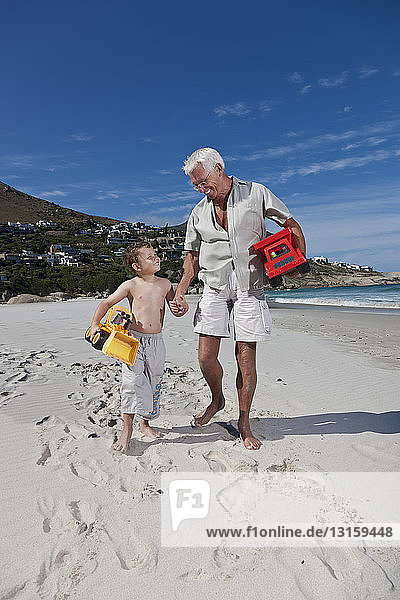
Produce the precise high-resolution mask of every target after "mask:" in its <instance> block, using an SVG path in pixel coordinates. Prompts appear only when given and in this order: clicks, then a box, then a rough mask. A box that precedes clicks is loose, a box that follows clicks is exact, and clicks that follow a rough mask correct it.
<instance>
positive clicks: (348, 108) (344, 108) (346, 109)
mask: <svg viewBox="0 0 400 600" xmlns="http://www.w3.org/2000/svg"><path fill="white" fill-rule="evenodd" d="M352 110H353V107H352V106H349V105H346V106H344V107H343V112H345V113H348V112H351V111H352Z"/></svg>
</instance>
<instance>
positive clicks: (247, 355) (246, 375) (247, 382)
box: [235, 342, 261, 450]
mask: <svg viewBox="0 0 400 600" xmlns="http://www.w3.org/2000/svg"><path fill="white" fill-rule="evenodd" d="M235 355H236V361H237V368H238V372H237V376H236V389H237V394H238V400H239V421H238V429H239V433H240V437H241V438H242V441H243V444H244V446H245V448H247V450H258V449H259V448H260V447H261V442H260V440H258V439H257V438H255V437H254V435H253V434H252V432H251V429H250V421H249V414H250V407H251V403H252V401H253V396H254V392H255V390H256V385H257V370H256V342H236V347H235Z"/></svg>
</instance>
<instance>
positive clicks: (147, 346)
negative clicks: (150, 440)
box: [120, 331, 165, 420]
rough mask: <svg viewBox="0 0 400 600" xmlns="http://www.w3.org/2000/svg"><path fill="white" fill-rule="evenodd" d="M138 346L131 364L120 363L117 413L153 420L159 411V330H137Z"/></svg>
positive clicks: (162, 351) (161, 349)
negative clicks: (118, 411) (119, 408)
mask: <svg viewBox="0 0 400 600" xmlns="http://www.w3.org/2000/svg"><path fill="white" fill-rule="evenodd" d="M132 333H133V335H134V336H135V338H136V339H137V340H139V349H138V352H137V355H136V360H135V363H134V365H133V366H128V365H125V364H123V365H122V383H121V388H120V392H121V412H122V413H128V414H135V415H140V416H141V417H142V418H144V419H149V420H150V419H155V418H156V417H158V415H159V412H160V391H161V383H162V379H163V374H164V362H165V345H164V340H163V338H162V333H138V332H137V331H132Z"/></svg>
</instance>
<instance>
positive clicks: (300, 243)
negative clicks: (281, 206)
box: [283, 217, 306, 256]
mask: <svg viewBox="0 0 400 600" xmlns="http://www.w3.org/2000/svg"><path fill="white" fill-rule="evenodd" d="M283 227H291V228H292V230H293V236H294V239H295V242H296V245H297V247H298V248H299V249H300V250H301V251H302V253H303V254H304V256H305V255H306V240H305V238H304V234H303V231H302V229H301V227H300V225H299V224H298V222H297V221H295V220H294V219H293V217H290V219H288V220H287V221H285V223H284V224H283Z"/></svg>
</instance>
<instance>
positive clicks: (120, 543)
mask: <svg viewBox="0 0 400 600" xmlns="http://www.w3.org/2000/svg"><path fill="white" fill-rule="evenodd" d="M103 531H104V532H105V533H106V534H107V536H108V539H109V540H110V542H111V543H112V545H113V549H114V552H115V555H116V557H117V559H118V562H119V565H120V567H121V569H122V570H124V571H130V570H132V569H138V570H139V571H141V572H143V573H152V572H153V571H155V570H156V568H157V564H158V548H157V547H156V546H155V545H154V546H153V545H147V544H145V543H144V542H142V541H141V540H138V539H136V538H135V537H133V535H128V536H127V537H126V538H125V539H123V540H120V539H118V540H115V539H114V536H112V535H111V534H110V532H109V530H108V529H106V528H103Z"/></svg>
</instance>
